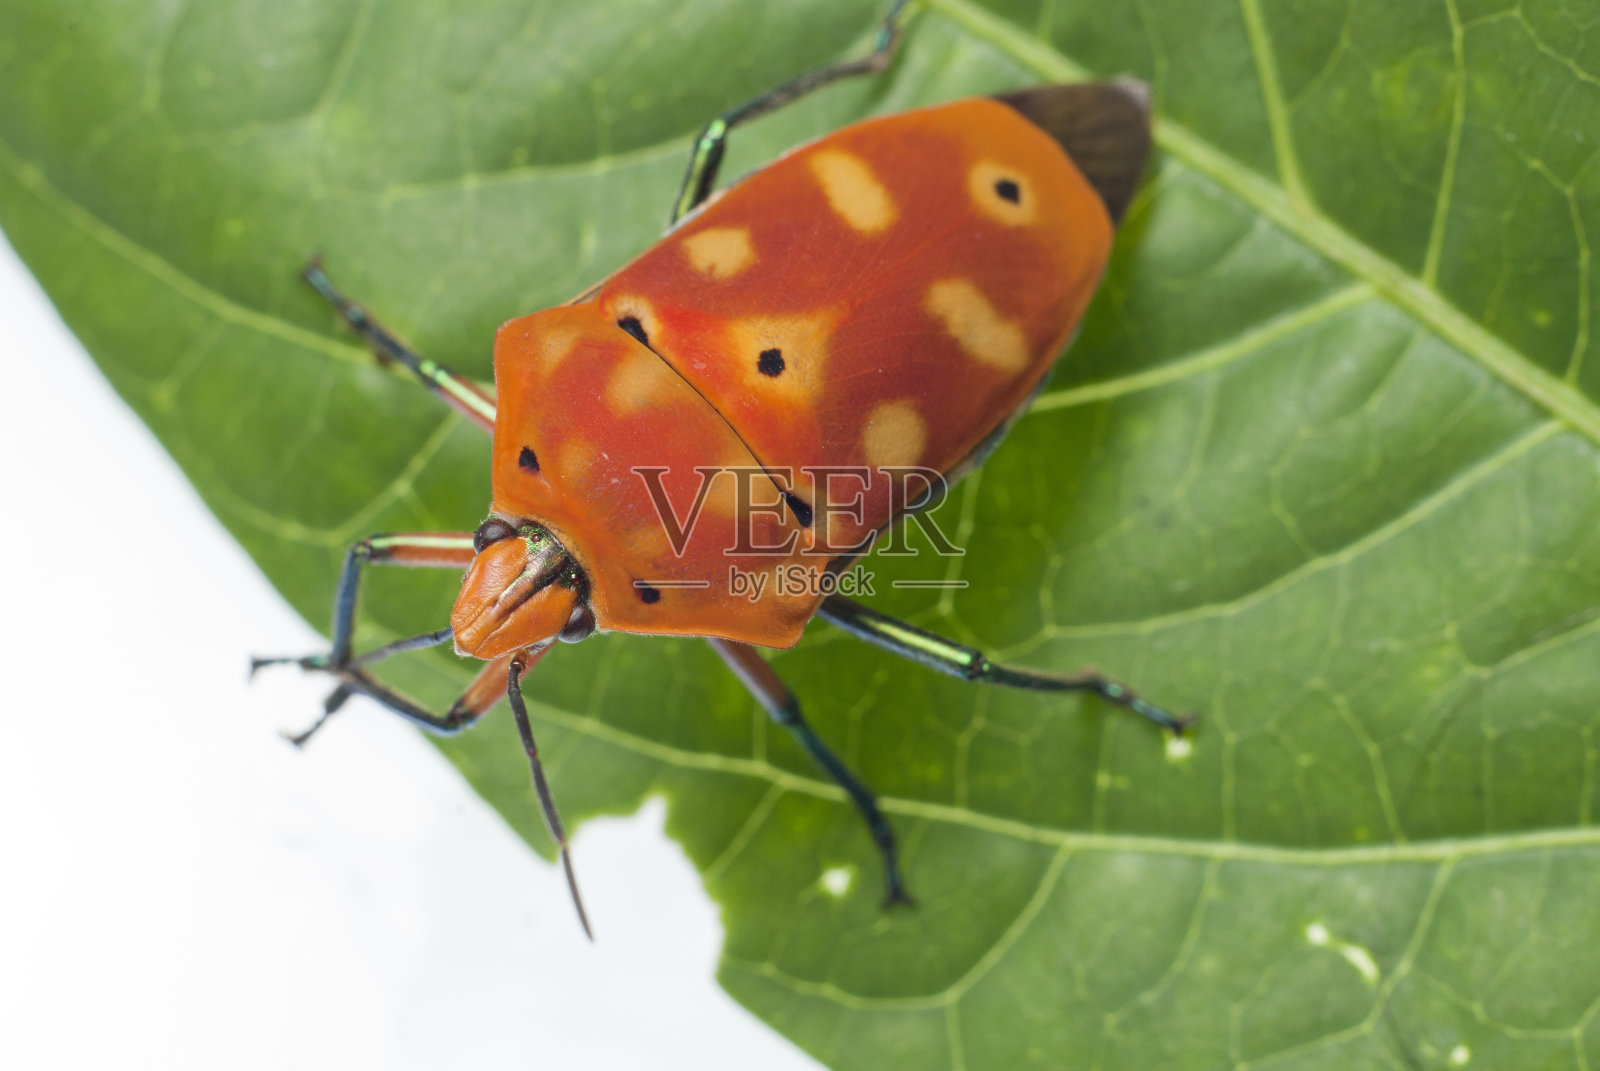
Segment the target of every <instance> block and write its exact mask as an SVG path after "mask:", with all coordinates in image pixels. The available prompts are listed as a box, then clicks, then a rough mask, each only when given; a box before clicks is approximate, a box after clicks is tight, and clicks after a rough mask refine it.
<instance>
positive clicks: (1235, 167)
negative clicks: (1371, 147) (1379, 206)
mask: <svg viewBox="0 0 1600 1071" xmlns="http://www.w3.org/2000/svg"><path fill="white" fill-rule="evenodd" d="M925 2H926V4H927V6H928V8H929V9H930V10H933V11H937V12H938V13H939V14H941V15H944V16H945V17H946V18H949V19H950V20H951V21H952V22H955V23H956V24H957V25H959V26H960V27H961V28H962V29H964V30H966V31H967V32H968V33H971V34H972V35H973V36H975V37H978V38H980V39H982V40H984V41H986V42H988V43H989V44H990V45H992V46H993V47H995V48H997V49H999V50H1000V51H1002V52H1004V53H1006V54H1007V55H1009V56H1011V57H1012V58H1013V59H1015V60H1016V61H1017V62H1018V63H1021V64H1022V65H1023V66H1025V67H1027V68H1029V69H1030V70H1032V71H1034V72H1036V73H1038V74H1039V75H1040V76H1041V77H1044V78H1050V79H1054V80H1058V81H1080V80H1083V79H1086V78H1089V77H1092V75H1091V73H1090V72H1089V71H1088V70H1087V69H1086V68H1085V67H1083V66H1082V65H1080V64H1078V63H1075V62H1073V61H1072V60H1070V59H1068V58H1067V57H1066V56H1064V55H1063V54H1061V53H1060V52H1058V51H1056V50H1055V49H1054V48H1052V47H1051V46H1049V45H1047V44H1045V43H1044V42H1042V41H1040V40H1038V39H1037V38H1034V37H1031V36H1029V35H1028V34H1027V33H1026V32H1025V31H1023V30H1021V29H1020V28H1018V27H1017V26H1016V25H1014V24H1013V23H1011V22H1008V21H1006V20H1005V19H1002V18H1000V17H999V16H997V15H994V14H991V13H990V12H989V11H986V10H984V9H983V8H981V7H979V6H978V5H977V4H976V3H974V2H973V0H925ZM1154 129H1155V141H1156V144H1157V145H1159V146H1160V147H1161V148H1162V149H1164V150H1165V151H1166V152H1168V153H1170V154H1171V155H1172V156H1173V157H1174V158H1175V159H1177V160H1180V161H1182V162H1183V163H1184V164H1185V165H1186V166H1188V167H1189V168H1190V169H1192V170H1194V171H1195V172H1196V173H1198V174H1201V175H1204V176H1206V177H1207V178H1209V179H1210V180H1211V181H1213V182H1215V183H1216V184H1217V185H1218V186H1219V187H1221V188H1223V189H1225V190H1227V191H1228V192H1229V193H1231V194H1233V195H1234V196H1235V197H1237V198H1239V199H1240V200H1241V201H1243V202H1244V203H1245V204H1246V205H1248V206H1250V207H1251V208H1252V209H1254V210H1255V211H1256V212H1257V213H1258V214H1259V215H1261V216H1262V217H1263V218H1265V219H1267V220H1269V221H1270V222H1272V223H1274V224H1275V225H1277V226H1278V227H1280V228H1281V229H1282V230H1284V231H1285V232H1287V233H1288V234H1290V235H1292V236H1294V237H1295V238H1297V239H1299V240H1300V241H1301V242H1303V243H1304V244H1305V245H1306V246H1308V247H1309V248H1311V249H1313V250H1315V251H1316V252H1318V253H1320V254H1321V255H1322V256H1324V257H1325V258H1327V259H1328V260H1330V261H1332V262H1333V263H1335V264H1338V265H1339V266H1340V267H1341V268H1343V269H1344V270H1345V271H1347V272H1349V273H1350V274H1351V275H1352V276H1354V277H1355V278H1356V279H1358V280H1360V281H1362V282H1364V283H1366V284H1367V285H1368V286H1370V287H1372V289H1373V291H1374V292H1375V293H1376V294H1377V295H1378V296H1379V297H1381V298H1383V299H1384V300H1386V301H1388V302H1389V303H1390V304H1392V305H1394V306H1395V307H1396V308H1398V309H1400V310H1402V311H1404V312H1406V313H1407V314H1409V315H1410V316H1411V317H1413V318H1414V319H1415V320H1417V321H1418V322H1419V323H1421V324H1423V325H1425V326H1427V327H1428V328H1429V329H1431V330H1432V331H1433V332H1434V333H1435V334H1437V335H1438V336H1439V337H1440V338H1443V339H1444V340H1445V341H1447V342H1449V343H1450V344H1451V345H1452V346H1454V347H1455V348H1456V349H1458V350H1459V351H1460V352H1461V353H1462V354H1464V355H1465V356H1467V357H1468V358H1470V359H1472V360H1474V361H1476V362H1477V363H1478V364H1480V365H1482V366H1483V367H1484V368H1485V369H1486V370H1487V371H1488V372H1489V373H1490V374H1492V375H1494V376H1495V377H1496V378H1498V379H1500V380H1501V381H1503V382H1504V383H1506V384H1507V385H1509V386H1510V387H1511V388H1512V389H1513V390H1516V391H1517V392H1518V393H1520V394H1522V395H1523V396H1524V397H1526V398H1528V399H1530V400H1531V401H1533V402H1536V403H1537V404H1539V405H1540V406H1542V407H1544V408H1545V409H1546V410H1548V411H1549V412H1550V413H1551V414H1553V415H1554V416H1555V417H1557V418H1558V419H1559V420H1561V421H1563V422H1565V423H1566V424H1567V425H1568V426H1570V427H1571V428H1572V429H1573V430H1575V431H1577V432H1578V433H1579V434H1581V435H1583V436H1584V437H1585V438H1587V439H1589V440H1590V441H1591V442H1594V443H1596V444H1600V405H1596V404H1595V403H1594V402H1593V401H1591V400H1590V399H1588V398H1587V397H1585V396H1584V395H1583V394H1582V393H1580V392H1579V391H1578V390H1576V389H1575V388H1573V387H1572V386H1570V385H1569V384H1567V383H1565V382H1563V381H1562V380H1560V379H1559V378H1557V377H1556V376H1554V375H1552V374H1551V373H1549V372H1547V371H1545V370H1544V369H1543V368H1541V367H1539V366H1538V365H1537V364H1535V363H1534V362H1533V361H1532V360H1530V359H1529V358H1527V357H1526V356H1524V355H1523V354H1521V353H1519V352H1518V351H1517V350H1515V349H1513V348H1512V347H1511V346H1509V345H1507V344H1506V343H1505V342H1504V341H1503V340H1501V339H1500V338H1498V337H1497V336H1495V335H1494V334H1493V333H1491V332H1490V331H1489V330H1487V329H1486V328H1484V327H1483V326H1482V325H1480V324H1478V323H1476V322H1474V321H1473V320H1472V319H1471V318H1470V317H1468V316H1467V315H1466V314H1465V313H1463V312H1462V311H1461V310H1460V309H1457V308H1456V307H1455V306H1454V305H1452V304H1450V303H1449V302H1448V301H1447V300H1446V299H1445V298H1444V296H1443V295H1442V294H1440V293H1439V292H1437V291H1435V290H1433V289H1431V288H1430V287H1429V286H1427V285H1426V284H1425V283H1424V282H1423V281H1422V280H1421V279H1419V278H1417V277H1416V276H1414V275H1411V274H1409V273H1408V272H1406V271H1405V270H1404V269H1402V268H1401V267H1400V266H1399V265H1398V264H1395V263H1394V262H1393V261H1391V260H1389V259H1387V258H1386V257H1383V256H1381V255H1380V254H1378V253H1377V252H1375V251H1374V250H1372V249H1371V248H1370V247H1368V246H1367V245H1365V244H1363V243H1362V242H1361V241H1360V240H1359V239H1357V238H1356V237H1355V236H1354V235H1352V234H1350V233H1349V232H1348V231H1346V230H1344V229H1343V228H1342V227H1340V226H1339V225H1338V224H1337V223H1335V222H1334V221H1333V220H1332V219H1330V218H1328V217H1327V216H1326V215H1323V214H1322V213H1321V212H1319V211H1318V210H1317V208H1316V206H1315V205H1313V204H1311V203H1310V202H1309V201H1307V200H1305V199H1304V198H1298V197H1295V196H1294V195H1293V194H1291V193H1290V192H1289V191H1287V190H1286V189H1285V188H1284V187H1283V186H1282V185H1280V184H1279V183H1276V182H1273V181H1271V180H1270V179H1267V178H1265V177H1263V176H1261V175H1259V174H1257V173H1256V172H1254V171H1252V170H1250V169H1249V168H1247V167H1245V166H1244V165H1242V164H1240V163H1239V162H1238V161H1237V160H1235V159H1233V158H1232V157H1231V156H1229V155H1227V154H1226V153H1224V152H1222V151H1220V150H1218V149H1217V148H1216V147H1215V146H1213V145H1211V144H1210V143H1209V142H1207V141H1206V140H1205V139H1203V138H1200V137H1197V136H1196V135H1195V134H1193V133H1192V132H1191V131H1189V130H1187V129H1186V128H1184V127H1182V126H1180V125H1178V124H1177V123H1174V122H1172V121H1171V120H1169V119H1162V118H1159V117H1158V118H1157V119H1156V120H1155V123H1154Z"/></svg>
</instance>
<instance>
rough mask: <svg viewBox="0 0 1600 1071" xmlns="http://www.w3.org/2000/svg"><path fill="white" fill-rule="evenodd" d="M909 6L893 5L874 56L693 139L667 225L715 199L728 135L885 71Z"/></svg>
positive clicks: (827, 72) (749, 104)
mask: <svg viewBox="0 0 1600 1071" xmlns="http://www.w3.org/2000/svg"><path fill="white" fill-rule="evenodd" d="M909 4H910V0H892V2H891V3H890V5H889V10H888V12H886V13H885V14H884V16H883V22H882V23H880V24H879V26H878V33H877V35H876V36H875V37H874V38H873V42H872V51H871V52H869V53H867V54H866V55H865V56H862V57H861V58H859V59H853V60H845V61H843V62H841V63H835V64H832V65H831V66H828V67H820V68H818V69H817V70H814V71H807V72H806V73H805V74H802V75H800V76H799V77H797V78H792V79H790V80H789V81H787V82H785V83H783V84H782V85H780V86H778V87H777V88H775V89H770V90H768V91H767V92H765V93H763V94H761V96H759V97H756V98H755V99H754V100H748V101H745V102H744V103H743V104H741V105H739V106H738V107H737V108H730V109H729V110H728V111H725V112H723V113H722V114H721V115H719V116H717V117H716V118H715V119H713V120H711V122H709V123H707V124H706V126H705V129H704V130H702V131H700V136H699V137H697V138H695V139H694V148H693V149H692V150H691V151H690V153H689V169H688V171H686V172H685V173H684V176H683V186H682V187H681V188H680V189H679V190H678V199H677V200H676V201H674V202H673V203H672V218H671V219H670V220H668V221H667V222H668V224H669V225H671V224H673V223H676V222H678V220H680V219H682V218H683V217H684V216H686V215H688V214H689V213H690V212H692V211H694V209H695V208H696V207H697V206H699V205H700V204H701V203H702V202H704V201H705V199H706V198H707V197H710V196H711V189H712V187H713V186H715V185H716V182H717V171H718V169H719V168H720V167H721V166H722V154H723V152H724V151H726V149H727V142H728V131H729V130H732V129H733V128H734V127H736V126H738V125H739V124H740V123H744V122H748V121H749V120H751V119H754V118H756V117H757V116H759V115H765V114H766V113H767V112H770V111H773V110H775V109H777V108H781V107H783V105H785V104H788V103H789V102H790V101H792V100H794V99H796V98H797V97H803V96H805V95H806V94H807V93H809V92H811V91H812V90H813V89H820V88H821V87H822V86H825V85H827V84H828V83H829V82H836V81H838V80H839V79H841V78H849V77H851V76H853V75H858V74H872V73H874V72H877V71H881V70H883V69H884V68H885V67H887V66H888V65H889V61H890V60H891V59H892V58H894V51H895V48H896V46H898V45H899V43H900V32H901V31H902V30H903V29H904V28H905V24H906V21H907V18H908V12H907V10H906V9H907V7H908V6H909Z"/></svg>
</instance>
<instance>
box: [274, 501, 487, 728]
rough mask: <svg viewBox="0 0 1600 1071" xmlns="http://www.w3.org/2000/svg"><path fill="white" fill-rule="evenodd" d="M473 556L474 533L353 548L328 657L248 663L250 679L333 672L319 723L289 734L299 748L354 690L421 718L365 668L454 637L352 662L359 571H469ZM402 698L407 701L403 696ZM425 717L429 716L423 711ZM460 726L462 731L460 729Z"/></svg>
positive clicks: (374, 539) (425, 638)
mask: <svg viewBox="0 0 1600 1071" xmlns="http://www.w3.org/2000/svg"><path fill="white" fill-rule="evenodd" d="M473 555H474V550H473V546H472V533H470V532H402V533H397V534H393V535H375V536H369V537H367V538H366V539H363V540H361V541H360V542H359V543H357V544H355V545H354V546H353V547H351V548H350V550H349V552H348V553H347V554H346V555H345V559H344V567H343V568H342V569H341V570H340V572H339V588H338V592H337V593H336V595H335V596H334V611H333V646H332V648H331V649H330V650H329V651H328V653H327V654H325V655H306V656H304V657H300V658H293V657H291V658H252V659H251V660H250V673H251V675H254V674H255V672H256V671H257V670H259V669H261V668H263V667H265V666H273V665H282V664H285V663H293V664H294V665H297V666H299V667H300V668H301V669H306V670H313V671H321V672H326V673H331V674H333V675H334V676H335V677H338V678H339V680H340V683H339V687H338V688H337V689H335V691H334V692H333V693H332V694H331V695H329V696H328V699H327V701H326V702H325V703H324V704H323V711H322V715H321V717H319V718H318V719H317V721H316V724H314V725H312V726H311V728H309V729H307V730H306V731H305V732H303V733H299V734H295V735H293V736H291V737H290V739H291V740H293V741H294V742H295V743H296V744H303V743H305V741H306V740H307V739H309V738H310V737H311V734H312V733H314V732H316V730H317V729H319V728H320V727H321V726H322V725H323V723H324V722H326V721H327V720H328V718H330V717H331V716H333V714H334V713H336V712H337V711H338V710H339V708H340V707H342V706H343V705H344V703H345V701H346V700H348V699H349V698H350V695H351V694H354V693H356V692H360V693H362V694H366V695H371V696H373V698H375V699H377V700H379V702H382V703H384V704H385V705H387V706H389V707H390V708H391V709H394V710H396V711H398V712H399V713H401V714H403V715H405V716H406V717H408V718H411V719H412V720H417V721H420V720H421V719H418V718H416V717H414V716H413V715H414V714H415V709H412V710H407V709H404V706H403V705H402V704H397V703H396V702H390V693H389V692H388V689H386V688H384V686H383V685H380V684H379V683H378V682H377V681H376V680H373V679H372V678H371V677H370V676H369V675H368V674H367V673H366V671H365V667H367V666H370V665H372V664H373V663H374V662H378V661H381V660H382V659H384V658H388V657H390V656H391V655H396V654H400V653H401V652H404V651H414V650H418V649H420V648H423V647H432V646H436V645H438V644H441V643H446V642H448V641H449V640H450V637H451V633H450V630H449V629H441V630H440V631H438V632H425V633H423V634H422V635H420V636H412V637H409V638H407V639H403V640H398V641H396V642H394V643H391V644H388V645H386V646H384V647H380V648H378V649H377V650H375V651H372V652H370V653H368V654H366V655H362V656H360V657H358V658H352V657H351V653H350V649H351V641H352V636H353V633H354V630H355V616H356V595H357V594H358V592H359V590H360V587H361V569H362V567H363V566H366V565H369V564H373V565H406V566H412V567H418V568H437V569H465V568H466V567H467V566H469V565H471V564H472V558H473ZM491 664H492V663H491ZM469 692H470V689H469ZM400 698H401V699H403V697H400ZM404 703H405V704H409V705H410V707H412V708H415V704H413V703H410V701H409V700H404ZM423 714H424V715H426V712H423ZM445 720H447V719H443V720H442V719H434V721H436V722H440V724H438V725H435V726H432V727H434V728H437V729H441V730H448V728H449V727H448V726H447V725H446V724H445ZM424 723H425V722H424ZM456 727H457V728H458V727H459V726H456Z"/></svg>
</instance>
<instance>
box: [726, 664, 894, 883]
mask: <svg viewBox="0 0 1600 1071" xmlns="http://www.w3.org/2000/svg"><path fill="white" fill-rule="evenodd" d="M707 642H708V643H710V644H711V646H712V647H713V648H714V649H715V650H716V652H717V654H719V655H721V656H722V660H723V661H724V662H726V663H727V664H728V668H729V669H731V670H733V672H734V675H735V676H736V677H738V678H739V680H740V682H741V683H742V684H743V685H744V686H745V687H746V688H748V689H749V690H750V694H751V695H753V696H755V697H756V701H757V702H758V703H760V704H761V706H762V707H763V708H764V709H765V710H766V712H767V715H768V716H769V717H771V718H772V720H773V721H774V722H776V723H777V724H778V725H781V726H783V728H784V729H785V730H786V731H787V732H788V733H789V735H790V736H792V737H794V739H795V741H796V742H797V743H798V744H800V746H801V747H803V748H805V749H806V751H807V752H808V753H809V754H810V755H811V757H812V759H814V760H815V761H816V763H817V765H818V766H821V767H822V769H823V770H824V771H825V772H826V773H827V775H828V776H829V777H831V778H833V779H834V780H835V781H837V782H838V783H839V787H841V788H843V789H844V790H845V792H846V793H847V794H848V795H849V796H850V800H851V802H852V803H854V804H855V805H856V810H858V811H860V812H861V817H862V818H864V819H866V823H867V829H868V830H869V831H870V832H871V833H872V840H873V842H874V843H875V844H877V846H878V854H879V855H881V856H882V857H883V870H884V879H885V888H886V890H887V891H886V894H885V896H884V906H885V907H888V906H891V905H893V904H909V903H911V897H910V896H908V895H906V890H905V886H904V885H903V884H901V881H900V863H899V860H898V859H897V857H896V854H895V842H894V829H893V827H891V826H890V825H889V820H888V819H887V818H885V817H884V816H883V812H882V811H880V810H878V799H877V797H876V796H874V795H873V794H872V790H871V789H869V788H868V787H867V786H866V785H863V784H862V783H861V782H860V780H858V779H857V778H856V775H855V774H853V773H851V772H850V768H849V767H847V766H846V765H845V764H844V763H843V762H842V761H841V760H840V758H839V756H837V755H835V754H834V753H833V751H832V749H831V748H829V747H828V745H827V744H825V743H823V742H822V738H821V737H819V736H817V734H816V731H815V730H814V729H812V728H811V725H810V724H809V723H808V722H807V721H806V719H805V717H804V715H802V714H801V713H800V704H799V702H798V701H797V700H796V699H795V697H794V693H793V692H791V691H789V688H788V686H787V685H785V684H784V683H783V681H782V680H780V679H779V678H778V674H777V672H776V671H775V670H773V668H772V667H771V666H769V665H768V664H767V660H766V659H764V658H762V657H761V655H760V653H759V652H758V651H756V649H755V648H754V647H751V646H749V645H748V644H743V643H735V642H734V641H732V640H708V641H707Z"/></svg>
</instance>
